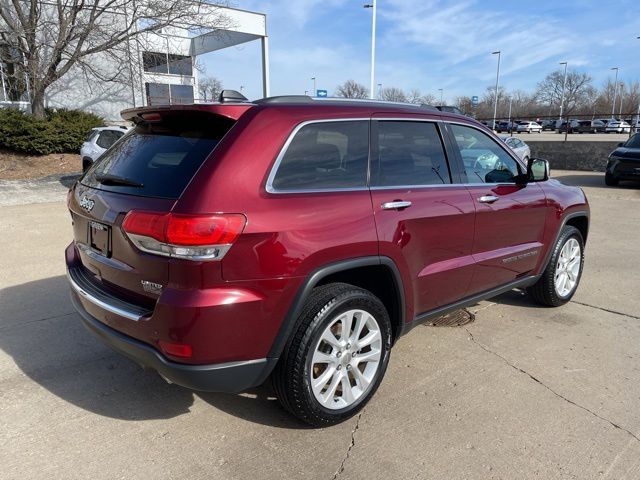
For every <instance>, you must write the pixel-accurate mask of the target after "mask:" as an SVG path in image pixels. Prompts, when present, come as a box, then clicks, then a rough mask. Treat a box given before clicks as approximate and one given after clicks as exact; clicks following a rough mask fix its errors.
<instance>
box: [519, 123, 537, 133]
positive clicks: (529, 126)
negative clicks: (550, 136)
mask: <svg viewBox="0 0 640 480" xmlns="http://www.w3.org/2000/svg"><path fill="white" fill-rule="evenodd" d="M516 128H517V130H518V133H523V132H527V133H532V132H537V133H542V125H540V124H539V123H537V122H518V126H517V127H516Z"/></svg>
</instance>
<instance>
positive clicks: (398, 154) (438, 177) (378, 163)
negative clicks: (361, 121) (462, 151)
mask: <svg viewBox="0 0 640 480" xmlns="http://www.w3.org/2000/svg"><path fill="white" fill-rule="evenodd" d="M374 167H375V168H374V169H373V175H372V184H373V185H377V186H400V185H438V184H443V183H451V177H450V176H449V169H448V167H447V160H446V157H445V154H444V149H443V147H442V142H441V140H440V135H439V134H438V130H437V128H436V126H435V124H433V123H428V122H401V121H390V122H384V121H382V122H378V156H377V158H376V159H375V161H374Z"/></svg>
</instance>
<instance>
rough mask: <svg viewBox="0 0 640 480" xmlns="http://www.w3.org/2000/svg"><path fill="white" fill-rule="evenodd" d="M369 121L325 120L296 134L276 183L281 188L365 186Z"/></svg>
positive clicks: (274, 182) (281, 164)
mask: <svg viewBox="0 0 640 480" xmlns="http://www.w3.org/2000/svg"><path fill="white" fill-rule="evenodd" d="M368 157H369V122H367V121H353V122H321V123H312V124H309V125H305V126H304V127H302V128H301V129H300V130H298V132H297V133H296V135H295V137H294V138H293V140H292V141H291V143H290V144H289V146H288V147H287V150H286V151H285V153H284V156H283V157H282V160H281V161H280V165H279V167H278V171H277V172H276V175H275V177H274V179H273V182H272V185H273V187H274V188H275V189H277V190H316V189H334V188H356V187H364V186H366V183H367V163H368Z"/></svg>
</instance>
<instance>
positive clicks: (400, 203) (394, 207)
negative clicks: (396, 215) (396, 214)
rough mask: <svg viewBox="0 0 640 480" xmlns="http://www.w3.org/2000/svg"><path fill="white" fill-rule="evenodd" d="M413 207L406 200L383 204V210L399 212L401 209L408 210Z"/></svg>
mask: <svg viewBox="0 0 640 480" xmlns="http://www.w3.org/2000/svg"><path fill="white" fill-rule="evenodd" d="M410 206H411V202H408V201H406V200H394V201H393V202H386V203H383V204H382V209H383V210H398V209H400V208H407V207H410Z"/></svg>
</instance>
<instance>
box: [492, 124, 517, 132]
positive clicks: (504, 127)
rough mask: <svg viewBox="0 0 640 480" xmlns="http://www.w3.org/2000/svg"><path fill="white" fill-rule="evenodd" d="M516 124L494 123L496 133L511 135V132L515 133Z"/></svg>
mask: <svg viewBox="0 0 640 480" xmlns="http://www.w3.org/2000/svg"><path fill="white" fill-rule="evenodd" d="M516 128H517V124H516V123H515V122H504V121H503V122H497V123H496V132H498V133H502V132H508V133H511V130H513V131H514V132H515V131H516Z"/></svg>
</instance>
